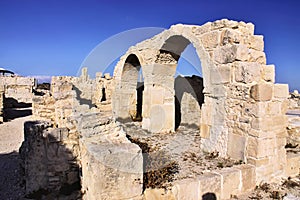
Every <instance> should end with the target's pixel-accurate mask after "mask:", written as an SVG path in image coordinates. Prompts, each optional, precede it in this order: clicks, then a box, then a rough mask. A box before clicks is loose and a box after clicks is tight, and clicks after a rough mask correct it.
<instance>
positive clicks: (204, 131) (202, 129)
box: [200, 124, 210, 139]
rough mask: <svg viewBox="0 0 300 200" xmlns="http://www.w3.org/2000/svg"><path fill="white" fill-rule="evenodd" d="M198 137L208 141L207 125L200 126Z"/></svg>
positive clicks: (208, 130) (208, 127) (208, 128)
mask: <svg viewBox="0 0 300 200" xmlns="http://www.w3.org/2000/svg"><path fill="white" fill-rule="evenodd" d="M200 136H201V138H206V139H208V138H209V137H210V126H209V125H207V124H201V125H200Z"/></svg>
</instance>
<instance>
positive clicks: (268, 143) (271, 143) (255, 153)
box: [247, 136, 276, 158]
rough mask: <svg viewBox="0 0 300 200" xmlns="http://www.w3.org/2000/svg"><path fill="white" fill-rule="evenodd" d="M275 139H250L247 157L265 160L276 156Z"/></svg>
mask: <svg viewBox="0 0 300 200" xmlns="http://www.w3.org/2000/svg"><path fill="white" fill-rule="evenodd" d="M275 146H276V143H275V139H273V138H256V137H252V136H250V137H248V145H247V155H248V156H250V157H253V158H265V157H266V156H272V155H274V154H275Z"/></svg>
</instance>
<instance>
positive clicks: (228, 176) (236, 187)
mask: <svg viewBox="0 0 300 200" xmlns="http://www.w3.org/2000/svg"><path fill="white" fill-rule="evenodd" d="M218 173H219V174H221V176H222V192H221V199H230V197H231V196H232V195H238V194H239V193H240V182H241V179H240V177H241V175H240V173H241V172H240V170H239V169H234V168H224V169H222V170H220V171H219V172H218Z"/></svg>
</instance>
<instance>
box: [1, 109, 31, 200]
mask: <svg viewBox="0 0 300 200" xmlns="http://www.w3.org/2000/svg"><path fill="white" fill-rule="evenodd" d="M21 112H22V111H21ZM12 113H14V114H16V110H14V111H13V112H12ZM12 119H13V120H11V121H9V122H4V123H3V124H0V199H5V200H17V199H25V198H24V186H23V185H24V184H23V183H22V171H21V168H20V160H19V148H20V146H21V144H22V141H23V138H24V136H23V125H24V122H25V121H28V120H30V119H31V116H25V117H19V118H14V117H12Z"/></svg>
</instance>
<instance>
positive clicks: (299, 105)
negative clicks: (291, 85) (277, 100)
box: [289, 90, 300, 110]
mask: <svg viewBox="0 0 300 200" xmlns="http://www.w3.org/2000/svg"><path fill="white" fill-rule="evenodd" d="M289 109H291V110H295V109H300V94H299V92H298V90H295V91H294V92H292V93H291V94H290V97H289Z"/></svg>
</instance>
